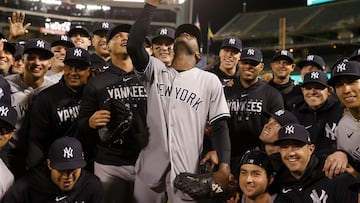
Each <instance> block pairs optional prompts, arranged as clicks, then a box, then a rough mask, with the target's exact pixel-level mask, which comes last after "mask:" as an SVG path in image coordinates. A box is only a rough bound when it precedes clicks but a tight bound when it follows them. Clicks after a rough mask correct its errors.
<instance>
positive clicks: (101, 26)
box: [93, 22, 115, 35]
mask: <svg viewBox="0 0 360 203" xmlns="http://www.w3.org/2000/svg"><path fill="white" fill-rule="evenodd" d="M114 26H115V25H114V24H112V23H110V22H98V23H96V24H95V26H94V28H93V34H95V35H96V34H99V33H107V32H108V31H109V30H110V29H111V28H113V27H114Z"/></svg>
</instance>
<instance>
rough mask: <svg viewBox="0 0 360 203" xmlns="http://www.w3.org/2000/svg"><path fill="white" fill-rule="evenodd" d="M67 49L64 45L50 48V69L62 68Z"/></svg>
mask: <svg viewBox="0 0 360 203" xmlns="http://www.w3.org/2000/svg"><path fill="white" fill-rule="evenodd" d="M67 49H68V47H66V46H64V45H56V46H53V47H51V51H52V53H53V54H54V56H53V57H52V58H51V67H52V68H59V69H62V68H64V59H65V55H66V50H67Z"/></svg>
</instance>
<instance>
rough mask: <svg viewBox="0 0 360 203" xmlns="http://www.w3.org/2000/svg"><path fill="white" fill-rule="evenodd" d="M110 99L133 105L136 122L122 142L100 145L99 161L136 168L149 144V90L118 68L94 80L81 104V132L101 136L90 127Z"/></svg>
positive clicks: (113, 67)
mask: <svg viewBox="0 0 360 203" xmlns="http://www.w3.org/2000/svg"><path fill="white" fill-rule="evenodd" d="M108 98H113V99H118V100H121V101H123V102H124V103H125V105H129V106H130V109H131V111H132V113H133V120H132V123H131V128H130V130H128V131H127V132H126V133H125V134H124V136H123V140H122V142H117V143H113V144H109V143H102V142H98V143H97V148H98V150H97V154H96V158H95V160H96V161H97V162H98V163H101V164H108V165H118V166H120V165H134V164H135V161H136V159H137V157H138V154H139V152H140V150H141V148H142V147H143V146H144V145H146V143H147V137H146V136H147V134H146V132H145V131H147V128H146V111H147V107H146V101H147V94H146V90H145V88H144V86H143V85H142V83H141V82H140V81H139V79H138V77H137V76H136V74H135V73H134V72H129V73H126V72H124V71H123V70H121V69H120V68H118V67H115V66H114V65H111V67H110V68H108V69H107V70H106V71H105V72H103V73H101V74H99V75H98V76H96V77H95V78H92V79H90V80H89V82H88V83H87V85H86V86H85V89H84V94H83V98H82V100H81V104H80V115H79V128H80V129H81V131H82V133H84V134H86V133H94V131H95V133H96V134H98V133H100V132H97V130H94V129H91V128H90V127H89V122H88V120H89V118H90V116H91V115H93V113H94V112H95V111H98V110H100V109H103V105H104V101H105V100H106V99H108ZM100 136H101V135H100Z"/></svg>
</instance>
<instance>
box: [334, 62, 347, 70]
mask: <svg viewBox="0 0 360 203" xmlns="http://www.w3.org/2000/svg"><path fill="white" fill-rule="evenodd" d="M345 70H346V64H345V63H340V64H338V65H337V66H336V72H343V71H345Z"/></svg>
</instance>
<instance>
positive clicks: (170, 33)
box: [151, 27, 175, 44]
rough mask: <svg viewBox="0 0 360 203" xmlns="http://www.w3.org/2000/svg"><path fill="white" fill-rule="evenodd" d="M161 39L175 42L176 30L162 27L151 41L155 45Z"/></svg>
mask: <svg viewBox="0 0 360 203" xmlns="http://www.w3.org/2000/svg"><path fill="white" fill-rule="evenodd" d="M160 38H167V39H170V40H171V41H172V42H174V39H175V29H174V28H171V27H162V28H159V29H157V30H156V32H155V35H154V37H153V38H152V39H151V42H152V43H153V44H155V43H156V41H157V40H158V39H160Z"/></svg>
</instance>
